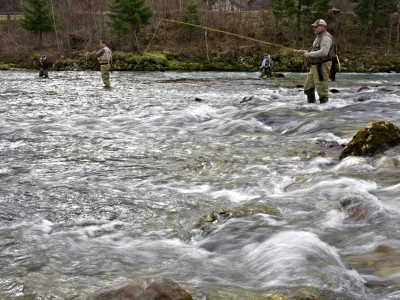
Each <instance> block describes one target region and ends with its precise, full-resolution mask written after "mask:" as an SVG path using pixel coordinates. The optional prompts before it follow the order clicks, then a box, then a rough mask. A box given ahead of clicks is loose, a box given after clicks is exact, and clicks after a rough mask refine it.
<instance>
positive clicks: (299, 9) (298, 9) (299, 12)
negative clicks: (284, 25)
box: [296, 0, 301, 48]
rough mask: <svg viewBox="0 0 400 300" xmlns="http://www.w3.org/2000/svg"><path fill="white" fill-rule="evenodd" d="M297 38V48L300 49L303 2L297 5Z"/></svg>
mask: <svg viewBox="0 0 400 300" xmlns="http://www.w3.org/2000/svg"><path fill="white" fill-rule="evenodd" d="M296 16H297V37H296V48H299V42H300V35H301V32H300V30H301V0H299V2H298V3H297V14H296Z"/></svg>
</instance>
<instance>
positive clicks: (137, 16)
mask: <svg viewBox="0 0 400 300" xmlns="http://www.w3.org/2000/svg"><path fill="white" fill-rule="evenodd" d="M145 2H146V0H113V3H112V4H111V5H110V13H109V14H108V16H109V17H110V21H109V22H106V23H107V25H108V26H110V27H111V28H112V29H113V30H114V31H115V32H116V33H117V34H121V33H124V34H126V33H130V36H131V42H132V48H133V49H134V48H135V46H136V49H137V50H138V51H139V52H141V51H140V46H139V41H138V38H137V36H138V34H139V31H140V28H141V27H142V26H143V25H148V24H149V23H150V21H149V20H150V18H151V16H152V15H153V13H152V12H151V10H150V8H149V7H144V4H145Z"/></svg>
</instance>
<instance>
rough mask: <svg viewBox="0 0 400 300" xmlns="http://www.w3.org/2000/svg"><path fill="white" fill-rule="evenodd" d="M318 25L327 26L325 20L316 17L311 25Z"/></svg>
mask: <svg viewBox="0 0 400 300" xmlns="http://www.w3.org/2000/svg"><path fill="white" fill-rule="evenodd" d="M318 25H324V26H327V25H328V24H326V22H325V20H322V19H318V20H317V21H315V22H314V23H313V24H311V26H312V27H317V26H318Z"/></svg>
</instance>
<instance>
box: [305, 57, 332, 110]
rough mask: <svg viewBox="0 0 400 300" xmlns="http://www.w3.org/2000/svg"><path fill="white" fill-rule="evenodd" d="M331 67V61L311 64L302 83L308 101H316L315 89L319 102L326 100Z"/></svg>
mask: <svg viewBox="0 0 400 300" xmlns="http://www.w3.org/2000/svg"><path fill="white" fill-rule="evenodd" d="M331 67H332V61H327V62H324V63H321V64H318V65H311V68H310V72H308V74H307V79H306V83H305V85H304V94H306V95H307V102H308V103H315V102H316V99H315V90H317V93H318V96H319V102H320V103H325V102H328V81H329V73H330V70H331ZM318 68H319V71H318Z"/></svg>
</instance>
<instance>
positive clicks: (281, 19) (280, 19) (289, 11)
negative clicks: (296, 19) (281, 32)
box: [270, 0, 296, 34]
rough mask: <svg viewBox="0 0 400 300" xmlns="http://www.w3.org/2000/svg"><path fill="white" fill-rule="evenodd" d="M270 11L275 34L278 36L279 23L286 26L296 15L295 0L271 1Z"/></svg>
mask: <svg viewBox="0 0 400 300" xmlns="http://www.w3.org/2000/svg"><path fill="white" fill-rule="evenodd" d="M270 10H271V13H272V14H273V15H274V17H275V20H276V22H275V28H276V34H278V27H279V23H281V24H282V23H283V24H287V22H288V21H289V20H290V19H291V18H292V17H293V16H294V14H295V13H296V0H272V1H271V4H270Z"/></svg>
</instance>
